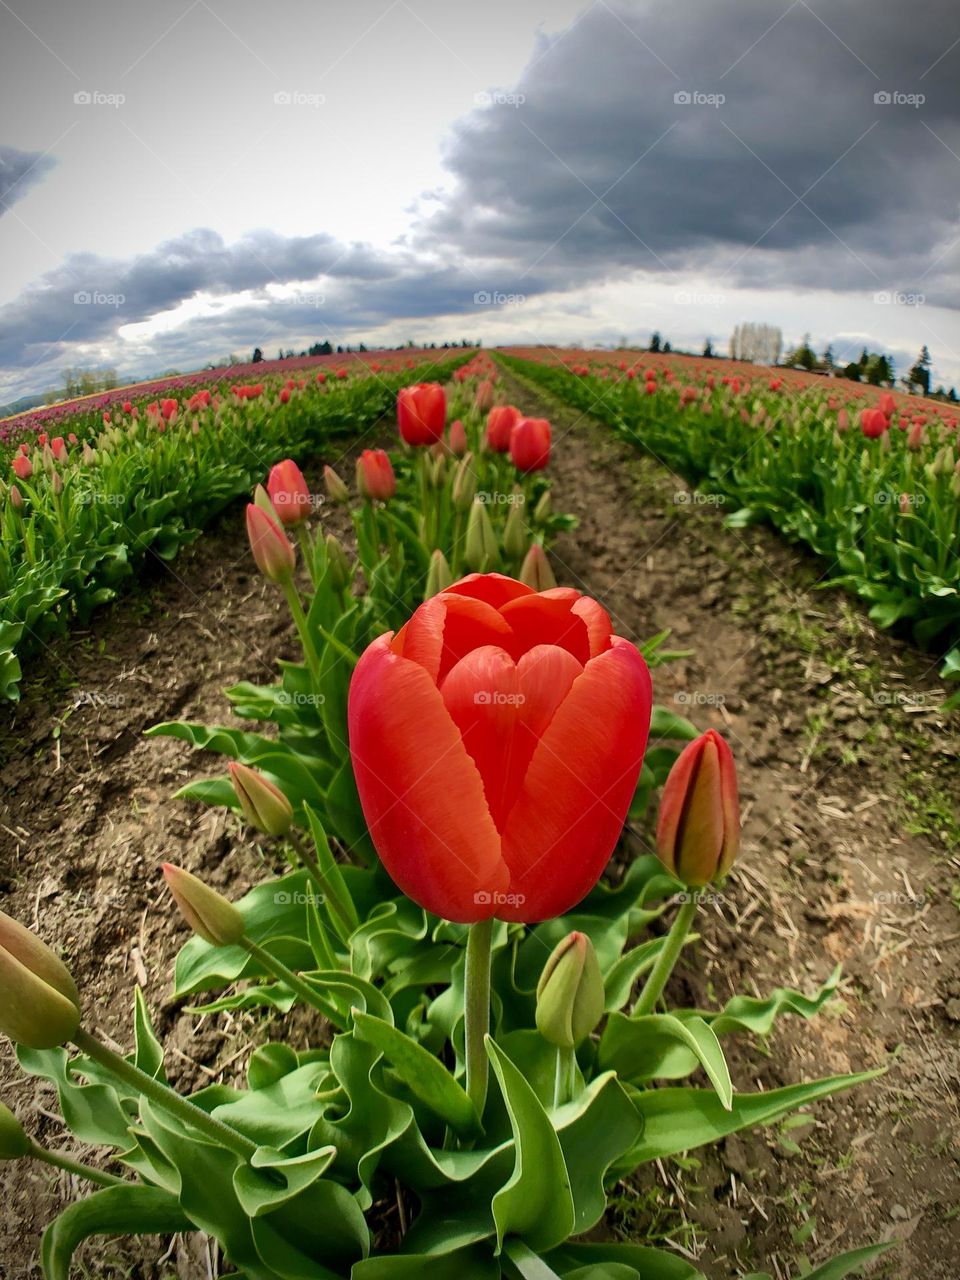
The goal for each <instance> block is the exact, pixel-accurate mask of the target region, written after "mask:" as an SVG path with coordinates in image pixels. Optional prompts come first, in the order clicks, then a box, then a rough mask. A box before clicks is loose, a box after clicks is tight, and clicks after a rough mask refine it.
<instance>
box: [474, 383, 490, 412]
mask: <svg viewBox="0 0 960 1280" xmlns="http://www.w3.org/2000/svg"><path fill="white" fill-rule="evenodd" d="M473 402H474V404H475V405H476V406H477V408H478V409H479V410H480V412H481V413H486V412H487V410H488V409H489V408H490V406H491V405H492V404H493V383H492V382H491V381H490V379H489V378H484V380H483V382H480V383H478V384H477V393H476V395H475V396H474V398H473Z"/></svg>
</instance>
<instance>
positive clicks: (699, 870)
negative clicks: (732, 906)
mask: <svg viewBox="0 0 960 1280" xmlns="http://www.w3.org/2000/svg"><path fill="white" fill-rule="evenodd" d="M739 848H740V803H739V799H738V796H737V772H736V768H735V766H734V763H733V755H732V753H731V751H730V748H729V747H728V746H727V744H726V742H725V741H724V740H723V738H721V737H720V735H719V734H718V733H717V732H716V730H714V729H708V730H707V731H706V733H704V734H701V736H700V737H699V738H697V739H696V741H694V742H690V743H688V744H687V746H686V747H684V749H683V751H681V753H680V755H679V756H678V757H677V759H676V761H675V762H674V765H673V768H672V769H671V770H670V773H669V775H668V777H667V781H666V783H665V784H664V788H663V795H662V797H661V799H660V815H659V818H658V820H657V857H658V858H659V859H660V861H661V862H662V863H663V865H664V866H665V867H666V868H667V870H668V871H669V872H671V874H673V875H675V876H676V877H677V879H678V880H682V881H683V883H684V884H685V885H687V886H688V887H689V888H691V889H699V888H702V887H703V886H704V885H706V884H710V883H711V882H712V881H714V880H718V879H722V877H723V876H725V875H726V874H727V872H728V871H729V870H730V868H731V866H732V865H733V862H734V859H735V858H736V856H737V852H738V850H739Z"/></svg>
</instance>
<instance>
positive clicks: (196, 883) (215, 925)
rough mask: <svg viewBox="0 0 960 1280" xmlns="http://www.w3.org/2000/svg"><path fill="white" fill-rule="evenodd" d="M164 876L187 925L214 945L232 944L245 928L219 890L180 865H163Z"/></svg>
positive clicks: (241, 918) (226, 945)
mask: <svg viewBox="0 0 960 1280" xmlns="http://www.w3.org/2000/svg"><path fill="white" fill-rule="evenodd" d="M163 878H164V880H166V882H167V888H168V889H169V890H170V892H171V893H172V894H173V898H174V901H175V902H176V904H177V906H178V907H179V908H180V914H181V915H182V916H183V918H184V920H186V922H187V924H188V925H189V926H190V928H191V929H192V930H193V932H194V933H195V934H196V935H197V937H199V938H202V939H203V940H204V942H209V943H210V945H211V946H213V947H232V946H233V945H234V944H235V943H237V942H239V941H240V939H241V938H242V937H243V935H244V932H245V930H246V925H245V924H244V919H243V916H242V915H241V914H240V912H239V911H238V910H237V908H236V907H235V906H234V905H233V903H232V902H230V901H229V900H228V899H227V898H225V897H224V896H223V894H222V893H217V891H216V889H211V888H210V886H209V885H208V884H204V883H203V881H202V880H198V879H197V877H196V876H194V875H191V874H190V872H189V871H184V869H183V868H182V867H175V866H174V865H173V863H171V862H165V863H164V864H163Z"/></svg>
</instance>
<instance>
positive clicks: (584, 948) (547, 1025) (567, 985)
mask: <svg viewBox="0 0 960 1280" xmlns="http://www.w3.org/2000/svg"><path fill="white" fill-rule="evenodd" d="M604 1003H605V994H604V989H603V975H602V974H601V972H600V965H599V962H598V961H597V953H596V952H595V951H594V949H593V943H592V942H591V941H590V939H589V938H588V937H587V935H586V934H585V933H578V932H577V931H576V930H574V932H573V933H568V934H567V936H566V937H565V938H564V939H563V940H562V941H561V942H558V943H557V945H556V946H555V947H554V949H553V951H552V952H551V955H550V958H549V960H548V961H547V963H546V964H545V965H544V967H543V973H542V974H541V975H540V981H539V982H538V983H537V1030H538V1031H539V1032H540V1034H541V1035H542V1036H543V1038H544V1039H545V1040H549V1041H550V1043H551V1044H555V1045H557V1046H558V1047H559V1048H561V1049H573V1048H575V1046H576V1045H578V1044H579V1043H580V1041H581V1040H583V1039H585V1038H586V1037H587V1036H588V1035H589V1034H590V1032H591V1031H593V1030H594V1028H595V1027H596V1026H597V1024H598V1023H599V1021H600V1019H601V1018H602V1017H603V1007H604Z"/></svg>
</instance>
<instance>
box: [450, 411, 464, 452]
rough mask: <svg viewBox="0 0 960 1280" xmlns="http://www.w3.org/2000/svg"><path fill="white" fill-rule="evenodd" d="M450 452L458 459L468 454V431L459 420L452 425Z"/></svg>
mask: <svg viewBox="0 0 960 1280" xmlns="http://www.w3.org/2000/svg"><path fill="white" fill-rule="evenodd" d="M450 452H451V453H452V454H454V455H455V456H456V457H458V458H462V457H463V455H464V454H465V453H466V452H467V430H466V427H464V425H463V423H462V422H461V421H460V419H459V418H457V419H455V420H454V421H453V422H451V424H450Z"/></svg>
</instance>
